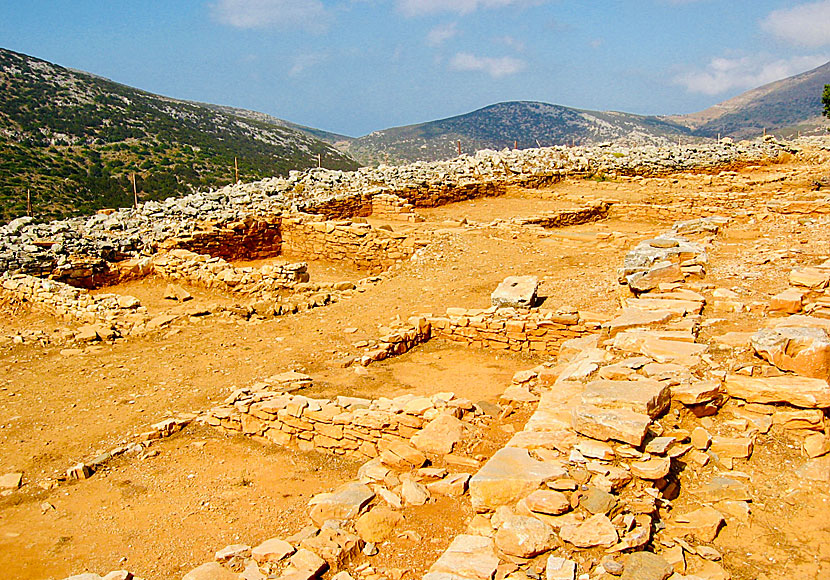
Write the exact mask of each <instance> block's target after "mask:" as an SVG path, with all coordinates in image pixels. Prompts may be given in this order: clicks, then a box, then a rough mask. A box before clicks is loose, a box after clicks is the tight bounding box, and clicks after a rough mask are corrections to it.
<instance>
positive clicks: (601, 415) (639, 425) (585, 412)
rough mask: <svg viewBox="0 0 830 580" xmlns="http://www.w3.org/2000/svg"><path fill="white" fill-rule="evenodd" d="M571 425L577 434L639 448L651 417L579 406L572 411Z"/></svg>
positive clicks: (631, 412) (617, 410) (625, 410)
mask: <svg viewBox="0 0 830 580" xmlns="http://www.w3.org/2000/svg"><path fill="white" fill-rule="evenodd" d="M571 419H572V425H573V428H574V430H575V431H576V432H577V433H580V434H582V435H585V436H586V437H592V438H594V439H599V440H600V441H610V440H612V439H613V440H615V441H622V442H623V443H628V444H630V445H634V446H636V447H639V446H640V445H642V443H643V440H644V439H645V437H646V432H647V431H648V426H649V425H650V424H651V417H649V416H648V415H645V414H643V413H635V412H634V411H631V410H629V409H603V408H600V407H597V406H595V405H580V406H579V407H576V408H575V409H574V410H573V411H572V417H571Z"/></svg>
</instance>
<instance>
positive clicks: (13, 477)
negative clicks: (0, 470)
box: [0, 473, 23, 489]
mask: <svg viewBox="0 0 830 580" xmlns="http://www.w3.org/2000/svg"><path fill="white" fill-rule="evenodd" d="M22 483H23V474H22V473H7V474H5V475H2V476H0V489H18V488H19V487H20V485H21V484H22Z"/></svg>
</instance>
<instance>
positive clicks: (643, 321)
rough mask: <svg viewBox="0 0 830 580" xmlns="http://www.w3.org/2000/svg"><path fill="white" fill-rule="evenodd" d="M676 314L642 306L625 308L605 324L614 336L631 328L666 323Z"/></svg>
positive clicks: (610, 334) (609, 332)
mask: <svg viewBox="0 0 830 580" xmlns="http://www.w3.org/2000/svg"><path fill="white" fill-rule="evenodd" d="M675 316H676V313H675V312H672V311H670V310H643V309H641V308H623V311H622V314H620V315H619V316H617V317H616V318H615V319H613V320H611V321H609V322H606V323H605V324H603V326H604V327H605V328H607V329H608V334H609V336H611V337H612V338H613V337H614V336H616V335H617V334H618V333H620V332H623V331H624V330H628V329H630V328H643V327H648V326H654V325H657V324H664V323H666V322H668V321H669V320H671V319H672V318H674V317H675Z"/></svg>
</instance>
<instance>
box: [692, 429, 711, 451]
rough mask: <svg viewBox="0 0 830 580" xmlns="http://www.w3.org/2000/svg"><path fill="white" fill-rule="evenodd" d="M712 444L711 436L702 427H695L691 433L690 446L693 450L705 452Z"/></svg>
mask: <svg viewBox="0 0 830 580" xmlns="http://www.w3.org/2000/svg"><path fill="white" fill-rule="evenodd" d="M711 444H712V436H711V435H710V434H709V431H707V430H706V429H704V428H703V427H695V428H694V430H693V431H692V445H693V446H694V448H695V449H700V450H701V451H706V450H707V449H709V445H711Z"/></svg>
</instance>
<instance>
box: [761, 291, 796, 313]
mask: <svg viewBox="0 0 830 580" xmlns="http://www.w3.org/2000/svg"><path fill="white" fill-rule="evenodd" d="M803 301H804V292H802V291H801V290H799V289H798V288H787V289H786V290H784V291H783V292H779V293H778V294H776V295H775V296H773V297H772V298H770V301H769V306H768V307H767V310H768V311H769V312H784V313H785V314H797V313H799V312H801V305H802V302H803Z"/></svg>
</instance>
